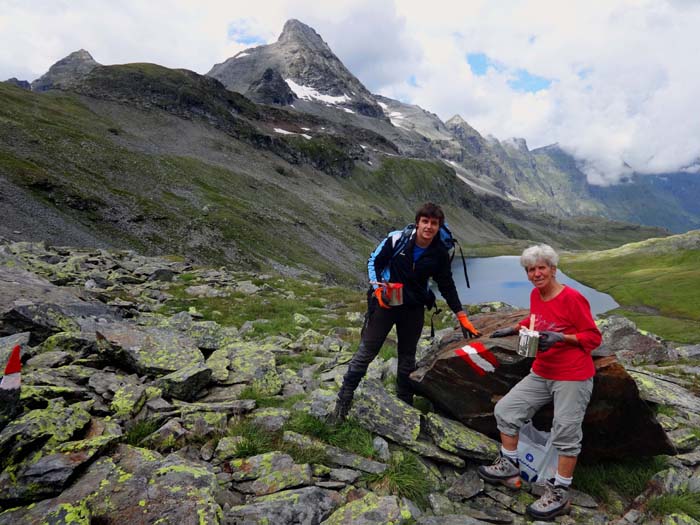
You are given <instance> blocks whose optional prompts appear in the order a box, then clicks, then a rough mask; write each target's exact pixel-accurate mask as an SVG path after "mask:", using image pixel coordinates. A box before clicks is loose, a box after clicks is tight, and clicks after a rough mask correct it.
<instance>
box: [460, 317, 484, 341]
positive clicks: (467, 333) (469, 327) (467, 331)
mask: <svg viewBox="0 0 700 525" xmlns="http://www.w3.org/2000/svg"><path fill="white" fill-rule="evenodd" d="M457 320H458V321H459V326H460V328H461V329H462V335H463V336H464V338H465V339H469V338H470V337H481V332H479V330H477V329H476V328H474V325H473V324H471V323H470V322H469V319H467V314H466V313H465V312H464V311H463V310H460V311H459V312H457Z"/></svg>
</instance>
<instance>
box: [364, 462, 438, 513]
mask: <svg viewBox="0 0 700 525" xmlns="http://www.w3.org/2000/svg"><path fill="white" fill-rule="evenodd" d="M364 479H365V480H366V481H367V482H368V483H369V485H370V486H371V487H372V488H373V489H375V490H385V491H387V492H389V493H390V494H394V495H396V496H399V497H404V498H408V499H410V500H412V501H414V502H415V503H416V504H417V505H419V506H420V507H421V508H427V505H428V500H427V495H428V493H429V492H430V489H431V487H430V482H429V481H428V478H427V477H426V475H425V468H424V467H423V465H421V463H420V460H419V459H418V456H416V455H415V454H412V453H410V452H403V453H402V454H395V455H394V456H392V459H391V462H390V463H389V467H388V468H387V469H386V470H385V471H384V472H382V473H381V474H368V475H367V476H365V478H364Z"/></svg>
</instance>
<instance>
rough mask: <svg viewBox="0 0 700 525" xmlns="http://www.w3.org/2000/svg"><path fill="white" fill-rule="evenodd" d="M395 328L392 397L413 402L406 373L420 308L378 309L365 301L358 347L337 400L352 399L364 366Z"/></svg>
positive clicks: (409, 368)
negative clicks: (394, 385)
mask: <svg viewBox="0 0 700 525" xmlns="http://www.w3.org/2000/svg"><path fill="white" fill-rule="evenodd" d="M394 325H396V337H397V339H398V345H397V346H398V348H397V350H398V354H399V365H398V370H397V372H396V395H397V396H398V398H399V399H401V400H402V401H405V402H407V403H412V402H413V390H412V388H411V380H410V379H409V378H408V376H409V374H410V373H411V372H413V371H414V370H415V368H416V345H417V344H418V339H419V338H420V334H421V332H422V331H423V306H394V307H392V308H390V309H388V310H387V309H385V308H380V307H379V305H378V304H377V300H376V299H374V298H372V299H371V300H370V301H369V309H368V310H367V314H366V315H365V324H364V326H363V327H362V335H361V341H360V346H359V347H358V349H357V352H355V355H354V356H353V358H352V360H351V361H350V365H349V367H348V371H347V372H346V374H345V376H344V377H343V386H342V387H341V388H340V392H338V397H339V398H340V399H342V400H343V401H350V400H352V397H353V394H354V393H355V389H356V388H357V385H359V384H360V381H362V378H363V377H364V376H365V374H366V373H367V367H369V364H370V363H371V362H372V361H373V360H374V358H375V357H377V354H378V353H379V350H380V349H381V347H382V345H383V344H384V341H385V340H386V336H387V335H388V334H389V331H390V330H391V327H392V326H394Z"/></svg>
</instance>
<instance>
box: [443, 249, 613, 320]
mask: <svg viewBox="0 0 700 525" xmlns="http://www.w3.org/2000/svg"><path fill="white" fill-rule="evenodd" d="M467 274H468V275H469V284H470V287H469V288H467V283H466V281H465V279H464V267H463V266H462V259H461V258H460V257H455V258H454V260H453V261H452V276H453V277H454V281H455V285H456V286H457V291H458V292H459V297H460V299H461V300H462V302H463V303H464V304H477V303H486V302H492V301H502V302H504V303H508V304H510V305H512V306H518V307H522V308H529V306H530V292H531V291H532V284H531V283H530V281H528V280H527V275H526V274H525V270H524V269H523V267H522V266H520V257H518V256H514V255H510V256H501V257H477V258H468V259H467ZM557 280H558V281H559V282H560V283H562V284H565V285H567V286H570V287H571V288H575V289H576V290H578V291H579V292H581V293H582V294H583V295H584V297H586V299H588V302H589V303H590V305H591V311H592V312H593V315H594V316H595V315H598V314H601V313H603V312H607V311H608V310H612V309H614V308H617V307H618V306H619V305H618V304H617V303H616V302H615V300H614V299H613V298H612V297H610V296H609V295H608V294H605V293H602V292H599V291H598V290H595V289H593V288H590V287H588V286H585V285H583V284H581V283H579V282H578V281H576V280H574V279H571V278H570V277H568V276H567V275H566V274H565V273H564V272H562V271H561V269H557ZM433 286H434V285H433ZM435 293H436V294H438V293H439V292H438V291H437V289H436V287H435Z"/></svg>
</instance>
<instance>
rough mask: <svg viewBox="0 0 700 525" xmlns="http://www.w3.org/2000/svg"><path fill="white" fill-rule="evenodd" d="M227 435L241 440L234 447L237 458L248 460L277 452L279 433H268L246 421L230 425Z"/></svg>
mask: <svg viewBox="0 0 700 525" xmlns="http://www.w3.org/2000/svg"><path fill="white" fill-rule="evenodd" d="M228 435H229V436H240V437H241V438H242V440H241V442H240V443H239V444H238V446H237V447H236V454H235V457H237V458H248V457H251V456H257V455H259V454H265V453H267V452H272V451H274V450H279V444H280V441H281V438H280V433H279V432H270V431H269V430H266V429H264V428H263V427H261V426H260V425H256V424H255V423H253V422H251V421H248V420H241V421H239V422H237V423H235V424H234V425H232V426H231V427H230V428H229V431H228Z"/></svg>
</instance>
